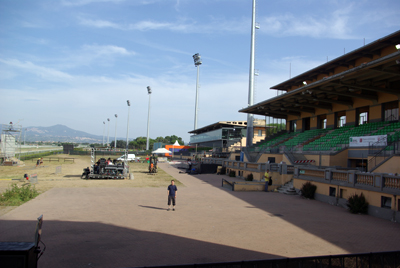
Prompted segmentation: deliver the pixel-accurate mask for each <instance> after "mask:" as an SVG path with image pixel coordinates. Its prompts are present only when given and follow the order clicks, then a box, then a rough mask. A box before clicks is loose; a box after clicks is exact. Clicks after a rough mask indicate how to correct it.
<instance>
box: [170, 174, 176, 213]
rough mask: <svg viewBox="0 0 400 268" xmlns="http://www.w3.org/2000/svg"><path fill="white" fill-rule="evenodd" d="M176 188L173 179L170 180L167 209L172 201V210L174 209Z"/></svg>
mask: <svg viewBox="0 0 400 268" xmlns="http://www.w3.org/2000/svg"><path fill="white" fill-rule="evenodd" d="M177 191H178V188H176V185H175V181H174V180H172V181H171V185H169V186H168V211H169V210H170V209H171V202H172V210H173V211H175V200H176V192H177Z"/></svg>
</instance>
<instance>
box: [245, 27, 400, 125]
mask: <svg viewBox="0 0 400 268" xmlns="http://www.w3.org/2000/svg"><path fill="white" fill-rule="evenodd" d="M398 44H400V31H397V32H395V33H393V34H391V35H388V36H386V37H383V38H381V39H379V40H377V41H374V42H372V43H370V44H368V45H365V46H363V47H361V48H359V49H356V50H354V51H352V52H350V53H347V54H345V55H343V56H341V57H339V58H336V59H335V60H332V61H329V62H327V63H325V64H323V65H320V66H318V67H316V68H314V69H311V70H309V71H307V72H305V73H303V74H301V75H298V76H296V77H293V78H292V79H289V80H287V81H285V82H283V83H280V84H278V85H276V86H273V87H272V88H271V89H276V90H283V91H286V92H287V93H285V94H282V95H279V96H277V97H274V98H271V99H268V100H266V101H263V102H260V103H257V104H255V105H252V106H249V107H247V108H244V109H241V110H239V112H242V113H251V114H258V115H263V116H271V117H274V118H285V119H286V118H287V116H288V115H294V116H299V117H300V116H301V113H302V112H306V113H309V114H312V115H314V114H315V110H316V109H324V110H326V111H327V112H331V111H332V104H341V105H344V106H345V107H348V108H349V109H351V108H353V104H354V99H365V100H369V101H371V104H376V103H377V102H378V92H382V93H388V94H392V95H394V99H393V100H395V99H399V98H400V90H399V88H400V50H399V49H396V48H395V46H396V45H398ZM383 49H386V53H385V54H387V55H385V56H383V57H381V53H382V50H383ZM363 58H368V60H366V61H365V62H362V63H358V64H357V62H356V61H359V60H360V59H363ZM356 65H357V66H356ZM353 66H355V67H353ZM337 67H344V68H343V69H344V71H342V72H340V73H337V74H333V75H332V73H333V72H334V70H335V68H337ZM330 74H331V75H330ZM318 79H319V80H318Z"/></svg>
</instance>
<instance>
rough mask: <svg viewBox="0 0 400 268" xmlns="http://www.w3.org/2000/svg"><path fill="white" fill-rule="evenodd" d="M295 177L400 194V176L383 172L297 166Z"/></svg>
mask: <svg viewBox="0 0 400 268" xmlns="http://www.w3.org/2000/svg"><path fill="white" fill-rule="evenodd" d="M294 177H295V178H299V179H304V180H313V181H318V182H322V183H329V184H337V185H344V186H347V187H353V188H362V189H367V190H371V191H379V192H386V193H389V194H400V176H395V175H388V174H383V173H364V172H360V171H357V170H336V169H333V168H326V169H315V168H309V167H299V166H296V167H295V172H294Z"/></svg>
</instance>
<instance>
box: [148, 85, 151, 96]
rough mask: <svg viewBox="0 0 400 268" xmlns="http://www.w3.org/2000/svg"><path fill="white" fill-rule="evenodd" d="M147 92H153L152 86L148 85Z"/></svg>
mask: <svg viewBox="0 0 400 268" xmlns="http://www.w3.org/2000/svg"><path fill="white" fill-rule="evenodd" d="M147 93H149V94H151V87H150V86H148V87H147Z"/></svg>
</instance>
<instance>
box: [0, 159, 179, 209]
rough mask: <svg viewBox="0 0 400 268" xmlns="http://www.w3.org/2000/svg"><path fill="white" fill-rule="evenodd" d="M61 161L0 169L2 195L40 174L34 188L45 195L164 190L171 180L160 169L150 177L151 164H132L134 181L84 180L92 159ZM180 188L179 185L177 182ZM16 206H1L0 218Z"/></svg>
mask: <svg viewBox="0 0 400 268" xmlns="http://www.w3.org/2000/svg"><path fill="white" fill-rule="evenodd" d="M57 157H58V158H59V162H57V161H51V162H49V161H46V158H44V159H45V161H44V163H43V165H42V166H41V167H37V168H36V159H35V160H34V161H31V160H27V161H26V162H24V164H23V165H21V166H13V167H7V166H0V192H3V191H5V190H6V189H7V188H8V187H9V186H10V185H11V184H12V183H17V184H21V185H22V184H24V183H27V181H25V180H24V174H28V175H29V176H31V175H32V174H37V176H38V183H37V184H35V188H36V189H37V190H38V191H39V192H41V193H44V192H46V191H48V190H49V189H52V188H66V187H68V188H70V187H72V188H86V187H123V188H126V187H161V186H167V185H169V183H170V180H171V179H172V177H171V176H170V175H168V174H167V173H165V172H164V171H163V170H159V172H158V173H157V174H156V175H149V174H148V164H142V163H129V167H130V171H131V173H133V175H134V180H82V179H81V175H82V172H83V169H84V168H85V167H88V166H90V156H73V158H74V162H72V161H64V158H71V156H69V155H57ZM57 166H61V173H58V174H56V167H57ZM176 183H177V185H180V182H179V181H177V182H176ZM13 208H14V207H1V206H0V215H2V214H5V213H7V212H8V211H10V210H11V209H13Z"/></svg>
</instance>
